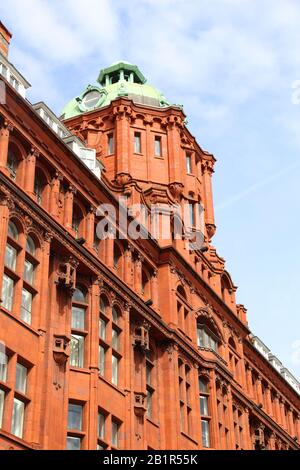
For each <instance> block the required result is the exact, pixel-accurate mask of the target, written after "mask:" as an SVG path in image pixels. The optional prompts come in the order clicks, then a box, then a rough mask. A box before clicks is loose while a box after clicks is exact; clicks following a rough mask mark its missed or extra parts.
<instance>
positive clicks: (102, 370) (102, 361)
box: [99, 344, 105, 375]
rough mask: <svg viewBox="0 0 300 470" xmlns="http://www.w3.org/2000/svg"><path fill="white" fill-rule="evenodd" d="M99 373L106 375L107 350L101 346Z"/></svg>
mask: <svg viewBox="0 0 300 470" xmlns="http://www.w3.org/2000/svg"><path fill="white" fill-rule="evenodd" d="M99 373H100V375H104V374H105V349H104V347H103V346H101V344H100V345H99Z"/></svg>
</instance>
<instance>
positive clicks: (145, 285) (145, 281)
mask: <svg viewBox="0 0 300 470" xmlns="http://www.w3.org/2000/svg"><path fill="white" fill-rule="evenodd" d="M142 295H144V296H145V297H147V299H149V298H150V296H151V292H150V279H149V275H148V273H147V272H146V271H145V270H144V269H143V270H142Z"/></svg>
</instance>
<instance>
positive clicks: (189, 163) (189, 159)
mask: <svg viewBox="0 0 300 470" xmlns="http://www.w3.org/2000/svg"><path fill="white" fill-rule="evenodd" d="M185 164H186V172H187V173H188V174H189V175H191V174H192V157H191V155H186V156H185Z"/></svg>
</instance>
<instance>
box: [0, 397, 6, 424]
mask: <svg viewBox="0 0 300 470" xmlns="http://www.w3.org/2000/svg"><path fill="white" fill-rule="evenodd" d="M4 400H5V392H4V390H1V389H0V428H1V427H2V420H3V411H4Z"/></svg>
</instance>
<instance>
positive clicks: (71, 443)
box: [67, 436, 81, 450]
mask: <svg viewBox="0 0 300 470" xmlns="http://www.w3.org/2000/svg"><path fill="white" fill-rule="evenodd" d="M80 449H81V439H80V437H73V436H68V437H67V450H80Z"/></svg>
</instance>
